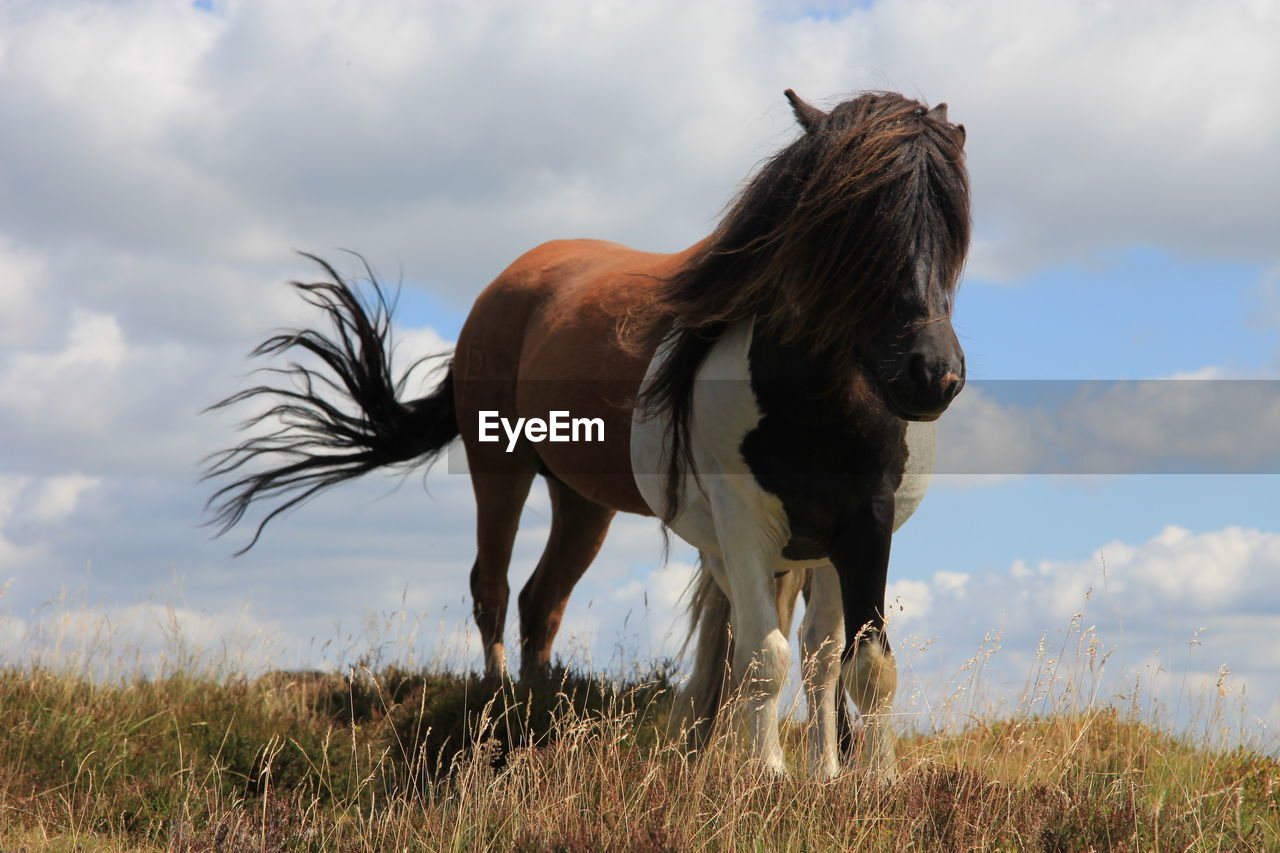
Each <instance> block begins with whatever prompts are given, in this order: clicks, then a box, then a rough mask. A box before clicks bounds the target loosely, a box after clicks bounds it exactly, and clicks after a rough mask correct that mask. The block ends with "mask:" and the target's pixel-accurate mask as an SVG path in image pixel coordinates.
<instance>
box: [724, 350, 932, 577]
mask: <svg viewBox="0 0 1280 853" xmlns="http://www.w3.org/2000/svg"><path fill="white" fill-rule="evenodd" d="M748 360H749V367H750V375H751V391H752V393H753V394H754V395H755V398H756V405H757V406H758V407H759V409H760V412H761V419H760V423H759V424H758V425H757V426H756V428H755V429H753V430H751V432H749V433H747V435H746V436H745V437H744V438H743V441H742V445H741V453H742V456H743V459H745V460H746V463H747V466H748V468H750V470H751V473H752V475H754V477H755V479H756V482H758V483H759V484H760V487H761V488H762V489H764V490H765V491H767V492H769V493H771V494H773V495H776V496H777V497H778V498H779V499H780V500H781V501H782V505H783V508H784V510H785V511H786V513H787V521H788V524H789V525H790V529H791V538H790V541H788V542H787V544H786V546H785V547H784V548H783V550H782V556H783V557H785V558H787V559H791V560H816V559H822V558H825V557H829V556H830V549H831V543H832V541H833V538H834V536H835V532H836V525H837V524H838V523H839V522H840V520H841V519H843V518H848V517H849V516H850V515H851V514H852V513H854V512H856V511H858V510H859V509H860V508H862V507H864V506H865V505H866V504H867V503H868V502H869V501H870V500H871V499H872V498H873V497H876V496H877V495H883V494H884V492H885V490H889V492H890V494H892V492H895V491H897V488H898V486H899V485H900V484H901V482H902V474H903V470H904V468H905V465H906V458H907V447H906V427H907V424H906V421H904V420H902V419H901V418H899V417H897V416H896V415H893V414H891V413H889V412H888V411H887V410H886V409H885V408H884V405H883V403H881V401H880V400H879V398H878V396H876V394H875V392H874V391H872V390H871V385H870V384H869V383H867V384H865V385H863V386H860V387H859V388H854V389H850V388H839V387H837V386H836V384H835V383H834V381H833V379H832V377H833V376H846V377H847V376H848V375H849V372H848V370H847V369H845V370H835V369H831V368H825V369H824V366H823V365H822V364H821V362H816V361H815V359H814V358H813V357H812V356H810V355H808V354H806V353H804V352H802V351H801V350H800V349H798V348H796V347H785V346H780V345H779V344H777V343H776V342H774V341H771V340H769V339H768V338H767V337H765V336H763V335H761V334H760V330H759V329H757V330H756V336H755V337H754V339H753V340H752V343H751V349H750V352H749V355H748Z"/></svg>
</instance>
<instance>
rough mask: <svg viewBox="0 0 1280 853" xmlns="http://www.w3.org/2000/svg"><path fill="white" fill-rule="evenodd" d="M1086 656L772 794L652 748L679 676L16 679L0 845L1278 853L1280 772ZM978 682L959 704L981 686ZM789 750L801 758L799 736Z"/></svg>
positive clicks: (1, 726) (196, 668) (0, 699)
mask: <svg viewBox="0 0 1280 853" xmlns="http://www.w3.org/2000/svg"><path fill="white" fill-rule="evenodd" d="M1077 638H1078V640H1079V643H1078V644H1077V649H1076V654H1075V656H1074V660H1066V662H1065V663H1064V657H1067V658H1069V657H1070V656H1069V655H1067V656H1064V655H1062V654H1059V655H1057V656H1056V657H1055V656H1046V657H1045V658H1044V659H1043V660H1042V661H1041V666H1040V671H1039V672H1037V673H1035V674H1033V675H1032V676H1031V677H1030V678H1029V679H1028V684H1027V691H1026V694H1025V695H1024V696H1023V697H1022V699H1023V701H1022V702H1021V703H1020V704H1019V706H1018V710H1015V711H1013V712H1012V713H1010V714H1006V715H1005V716H1002V717H990V716H988V717H982V716H978V717H973V716H970V719H969V722H968V723H967V724H965V725H963V726H950V727H943V729H942V730H941V731H939V730H937V729H934V728H932V727H931V728H930V730H929V731H915V732H912V733H909V734H907V735H906V736H905V737H904V739H903V741H902V743H901V748H900V756H901V758H900V778H899V779H898V780H897V781H895V782H893V783H891V784H885V783H883V782H881V781H880V780H877V779H875V778H870V777H868V776H866V775H864V774H862V773H860V772H858V771H857V770H856V769H855V770H852V771H850V772H849V773H847V774H846V775H844V776H842V777H841V778H839V779H837V780H836V781H834V782H832V783H828V784H817V783H814V782H810V781H806V780H805V779H804V778H803V769H802V768H800V767H797V768H796V770H797V773H796V775H794V776H793V777H792V778H788V779H783V780H778V779H774V778H769V777H767V776H764V775H761V774H760V773H757V772H756V771H755V769H754V768H753V766H752V765H751V763H750V762H749V761H747V760H746V759H745V757H744V756H745V753H744V751H743V749H742V747H741V744H739V743H736V742H735V739H734V738H733V737H732V735H731V734H726V735H724V736H722V737H721V738H720V739H719V740H718V741H717V742H716V743H715V745H714V746H713V748H712V749H710V750H709V751H708V752H707V753H706V754H704V755H703V756H702V757H701V758H699V759H697V760H686V758H685V757H684V756H683V755H682V753H681V750H680V749H679V748H678V747H677V746H675V745H673V744H671V743H669V742H667V741H666V740H665V739H664V738H662V737H660V736H659V732H660V731H662V730H663V728H664V727H665V724H666V719H667V712H668V708H669V703H670V695H671V689H672V685H671V683H670V679H669V677H668V674H667V673H666V672H663V671H658V672H655V673H652V674H651V675H650V676H648V677H641V678H634V679H630V680H623V681H622V682H619V681H618V680H617V679H613V680H609V679H603V678H600V677H595V676H590V675H585V674H580V673H573V672H567V671H561V672H559V673H557V676H556V678H555V679H553V681H552V682H551V683H549V684H547V685H543V686H541V687H539V688H536V689H533V690H527V689H522V688H519V687H512V686H510V685H507V686H505V687H499V686H496V685H493V684H486V683H484V682H483V681H481V680H479V679H477V678H475V677H469V676H462V675H457V674H450V673H447V672H443V673H442V672H429V671H426V670H424V669H421V668H413V669H409V668H400V667H396V666H393V665H380V666H378V667H376V668H375V669H369V668H360V667H356V668H353V669H351V670H350V671H349V672H348V673H347V675H345V676H343V675H335V674H325V673H284V672H281V673H270V674H267V675H262V676H259V677H254V678H249V677H245V676H242V675H235V674H233V673H229V672H227V671H220V670H219V669H218V668H217V667H216V666H215V667H210V666H206V665H203V664H199V663H197V662H195V661H194V660H193V659H192V658H190V657H189V656H188V657H184V658H182V659H181V660H180V664H181V665H180V666H177V667H169V668H168V670H167V671H161V673H160V674H159V675H142V674H138V673H136V672H135V673H133V674H130V675H127V676H120V677H114V678H111V677H108V678H103V677H101V674H99V676H98V677H96V678H90V677H88V676H87V675H84V674H76V673H75V672H74V671H72V670H69V669H68V668H66V667H62V668H58V669H54V668H49V667H40V666H24V667H19V668H10V669H8V670H5V671H3V672H2V673H0V849H2V850H4V851H11V850H17V849H23V848H25V849H28V850H33V851H34V850H68V851H70V850H84V851H96V850H126V849H127V850H178V851H215V850H216V851H285V850H317V851H319V850H324V851H333V850H336V851H345V850H352V851H356V850H359V851H364V850H417V849H425V850H529V851H533V850H556V851H594V850H611V849H612V850H653V851H657V850H733V851H737V850H871V851H875V850H1045V851H1083V850H1135V851H1150V850H1232V851H1236V850H1259V851H1262V850H1280V762H1278V761H1277V760H1276V758H1275V756H1274V754H1267V752H1266V751H1265V750H1263V751H1257V750H1250V749H1246V748H1244V747H1243V746H1232V745H1224V744H1222V743H1220V742H1216V741H1215V742H1211V741H1210V739H1209V738H1208V737H1207V736H1200V735H1192V734H1182V735H1174V734H1171V733H1169V732H1168V731H1163V730H1162V729H1161V728H1160V727H1159V726H1156V725H1153V724H1152V722H1151V721H1150V720H1149V719H1147V717H1146V716H1145V713H1146V712H1145V711H1142V710H1140V709H1141V708H1143V707H1144V706H1143V704H1142V703H1141V702H1139V701H1138V700H1137V698H1136V697H1131V701H1129V702H1126V703H1125V706H1124V707H1123V708H1117V707H1112V706H1109V705H1107V704H1105V703H1102V702H1100V701H1098V699H1097V691H1096V689H1094V688H1093V687H1091V684H1096V669H1097V668H1099V667H1100V662H1099V657H1098V655H1097V653H1096V649H1093V648H1092V645H1091V641H1089V640H1088V637H1087V634H1084V633H1079V632H1078V633H1077ZM1064 650H1065V647H1064ZM971 663H972V664H973V666H972V667H971V668H970V670H969V671H968V672H967V673H966V674H965V675H964V677H963V679H962V683H961V686H960V687H957V688H956V690H957V693H966V694H968V695H973V694H975V693H980V692H981V691H982V689H983V685H982V683H981V667H982V663H983V658H982V655H979V656H977V657H975V659H974V661H972V662H971ZM1091 667H1093V668H1095V671H1093V672H1091ZM375 670H376V671H375ZM907 727H908V728H910V723H908V724H907ZM1199 731H1201V732H1205V731H1208V729H1207V728H1205V727H1203V726H1202V727H1201V728H1200V729H1199ZM786 736H787V739H788V741H789V754H790V755H791V756H793V757H794V758H796V759H797V760H799V759H800V758H801V757H802V756H803V754H804V751H803V748H802V741H803V739H804V736H805V733H804V731H803V728H802V727H801V726H800V725H798V724H791V725H789V727H788V729H787V731H786Z"/></svg>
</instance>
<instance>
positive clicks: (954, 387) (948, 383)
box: [938, 370, 964, 400]
mask: <svg viewBox="0 0 1280 853" xmlns="http://www.w3.org/2000/svg"><path fill="white" fill-rule="evenodd" d="M938 385H939V386H941V389H942V395H943V396H944V397H946V398H947V399H948V400H950V399H951V398H953V397H955V395H957V394H959V393H960V389H961V388H962V387H963V385H964V382H963V380H961V379H960V377H959V376H957V375H956V372H955V371H954V370H948V371H947V372H946V373H944V374H942V378H941V379H940V380H938Z"/></svg>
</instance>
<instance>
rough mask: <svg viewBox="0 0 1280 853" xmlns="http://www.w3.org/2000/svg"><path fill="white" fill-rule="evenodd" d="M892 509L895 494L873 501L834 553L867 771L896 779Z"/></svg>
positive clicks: (851, 520) (845, 530) (840, 533)
mask: <svg viewBox="0 0 1280 853" xmlns="http://www.w3.org/2000/svg"><path fill="white" fill-rule="evenodd" d="M893 509H894V502H893V492H892V490H887V491H885V492H884V493H882V494H880V495H877V496H876V497H874V498H872V500H871V501H869V502H868V503H867V504H866V505H864V506H863V507H860V508H858V509H857V510H854V511H852V512H850V513H849V514H848V515H847V516H846V517H845V518H844V519H842V521H841V523H840V524H839V526H838V528H837V531H836V535H835V538H834V541H833V543H832V547H831V562H832V564H833V565H834V566H835V567H836V573H837V575H838V577H839V580H840V597H841V601H842V604H843V610H844V631H845V647H844V668H843V675H844V683H845V686H846V687H847V688H848V690H849V694H850V695H851V696H852V697H853V701H854V702H855V703H856V704H857V706H858V711H859V713H860V714H861V715H862V720H863V728H862V758H863V761H864V765H865V766H866V767H867V768H868V769H869V770H872V771H873V772H878V773H881V774H883V775H884V776H886V777H892V776H893V775H894V774H895V768H894V766H893V765H894V742H895V736H894V733H893V728H892V726H891V724H890V720H889V715H890V713H891V712H892V710H893V697H894V693H895V692H896V691H897V687H898V669H897V665H896V664H895V663H894V661H893V652H892V650H891V649H890V648H889V640H888V638H887V637H886V636H885V620H884V596H885V584H886V582H887V580H888V573H889V545H890V542H891V540H892V537H893Z"/></svg>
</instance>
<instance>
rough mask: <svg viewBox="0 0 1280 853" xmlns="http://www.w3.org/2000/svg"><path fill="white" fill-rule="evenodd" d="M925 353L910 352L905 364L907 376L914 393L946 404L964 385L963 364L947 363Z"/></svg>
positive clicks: (945, 360)
mask: <svg viewBox="0 0 1280 853" xmlns="http://www.w3.org/2000/svg"><path fill="white" fill-rule="evenodd" d="M949 361H950V360H949V359H946V358H938V357H937V356H934V355H931V354H927V353H921V352H917V353H912V355H911V356H910V363H909V364H908V365H907V376H908V377H909V378H910V380H911V383H912V384H913V385H914V386H915V389H916V393H917V394H919V395H921V396H922V397H927V398H931V399H935V400H937V401H939V402H940V403H941V404H942V405H946V404H947V403H950V402H951V401H952V400H954V399H955V396H956V395H957V394H959V393H960V389H961V388H963V387H964V366H963V365H954V364H951V363H949Z"/></svg>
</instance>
